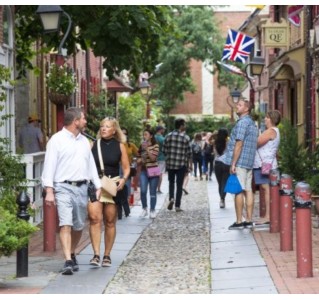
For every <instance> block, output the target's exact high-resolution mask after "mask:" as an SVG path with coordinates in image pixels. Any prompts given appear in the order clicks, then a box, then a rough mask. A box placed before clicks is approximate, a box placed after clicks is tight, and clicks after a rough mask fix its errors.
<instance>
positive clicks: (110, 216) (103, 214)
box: [88, 117, 130, 267]
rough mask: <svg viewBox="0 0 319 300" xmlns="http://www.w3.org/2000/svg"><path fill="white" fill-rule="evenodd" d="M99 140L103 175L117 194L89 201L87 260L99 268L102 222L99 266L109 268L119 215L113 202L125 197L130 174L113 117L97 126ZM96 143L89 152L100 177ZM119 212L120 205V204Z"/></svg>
mask: <svg viewBox="0 0 319 300" xmlns="http://www.w3.org/2000/svg"><path fill="white" fill-rule="evenodd" d="M98 139H101V143H100V146H101V153H102V158H103V164H104V174H105V175H106V176H109V177H111V178H112V179H113V180H114V181H115V182H116V183H117V195H116V196H115V197H112V196H110V195H109V194H108V193H106V192H105V191H103V189H102V193H101V198H100V200H99V201H95V202H90V203H89V205H88V213H89V220H90V238H91V243H92V247H93V251H94V256H93V258H92V259H91V260H90V264H91V265H93V266H100V263H101V262H100V244H101V230H102V221H104V228H105V229H104V244H105V245H104V255H103V259H102V267H109V266H111V257H110V253H111V250H112V247H113V244H114V240H115V237H116V220H117V216H118V212H117V205H116V203H122V201H123V198H124V197H125V191H124V190H123V189H124V187H125V182H126V180H127V179H128V177H129V175H130V164H129V158H128V155H127V151H126V147H125V145H124V143H125V142H126V138H125V135H124V134H123V132H122V130H121V128H120V126H119V123H118V121H117V120H116V119H114V118H112V117H107V118H105V119H103V120H102V121H101V123H100V130H99V134H98ZM97 145H98V144H97V141H95V142H94V144H93V147H92V153H93V157H94V160H95V164H96V166H97V169H98V173H99V174H100V176H101V175H102V174H101V166H100V160H99V156H98V149H97ZM120 165H121V167H122V170H123V176H122V177H120V173H119V172H120ZM119 207H120V208H121V209H122V206H121V205H119Z"/></svg>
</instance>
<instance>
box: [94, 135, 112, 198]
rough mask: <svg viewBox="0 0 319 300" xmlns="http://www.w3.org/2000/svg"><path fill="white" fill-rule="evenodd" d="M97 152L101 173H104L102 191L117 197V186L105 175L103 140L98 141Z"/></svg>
mask: <svg viewBox="0 0 319 300" xmlns="http://www.w3.org/2000/svg"><path fill="white" fill-rule="evenodd" d="M97 152H98V155H99V161H100V167H101V171H102V173H103V175H102V178H101V184H102V189H103V190H104V191H105V192H107V193H109V194H110V195H111V196H113V197H115V196H116V194H117V185H116V183H115V182H114V181H113V180H112V178H110V177H108V176H106V175H105V174H104V163H103V158H102V153H101V139H98V141H97Z"/></svg>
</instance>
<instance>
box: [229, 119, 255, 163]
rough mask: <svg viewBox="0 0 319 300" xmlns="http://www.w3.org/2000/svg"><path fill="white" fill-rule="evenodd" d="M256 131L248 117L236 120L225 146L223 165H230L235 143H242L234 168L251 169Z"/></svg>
mask: <svg viewBox="0 0 319 300" xmlns="http://www.w3.org/2000/svg"><path fill="white" fill-rule="evenodd" d="M257 138H258V129H257V127H256V125H255V123H254V121H253V120H252V118H251V117H250V116H249V115H245V116H243V117H241V118H240V119H238V121H237V122H236V125H235V127H234V128H233V130H232V132H231V135H230V140H229V143H228V145H227V149H226V155H225V159H224V161H223V162H224V163H225V164H226V165H231V162H232V158H233V153H234V148H235V144H236V141H237V140H239V141H243V147H242V150H241V153H240V156H239V159H238V161H237V164H236V166H237V167H241V168H245V169H252V168H253V164H254V160H255V155H256V150H257Z"/></svg>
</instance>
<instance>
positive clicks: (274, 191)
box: [269, 169, 280, 233]
mask: <svg viewBox="0 0 319 300" xmlns="http://www.w3.org/2000/svg"><path fill="white" fill-rule="evenodd" d="M279 178H280V173H279V171H278V170H277V169H274V170H271V171H270V175H269V179H270V204H269V206H270V212H269V215H270V226H269V232H270V233H277V232H279V231H280V220H279V216H280V202H279Z"/></svg>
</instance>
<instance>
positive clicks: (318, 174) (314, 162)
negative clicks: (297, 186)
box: [304, 145, 319, 195]
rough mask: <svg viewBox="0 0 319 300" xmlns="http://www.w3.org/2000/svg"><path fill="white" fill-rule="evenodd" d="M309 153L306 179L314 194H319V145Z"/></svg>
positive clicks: (306, 162) (306, 163)
mask: <svg viewBox="0 0 319 300" xmlns="http://www.w3.org/2000/svg"><path fill="white" fill-rule="evenodd" d="M307 154H308V155H307V157H306V160H305V179H304V180H305V181H306V182H307V183H308V184H310V187H311V190H312V194H313V195H319V145H316V147H315V149H313V150H312V151H308V153H307Z"/></svg>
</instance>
